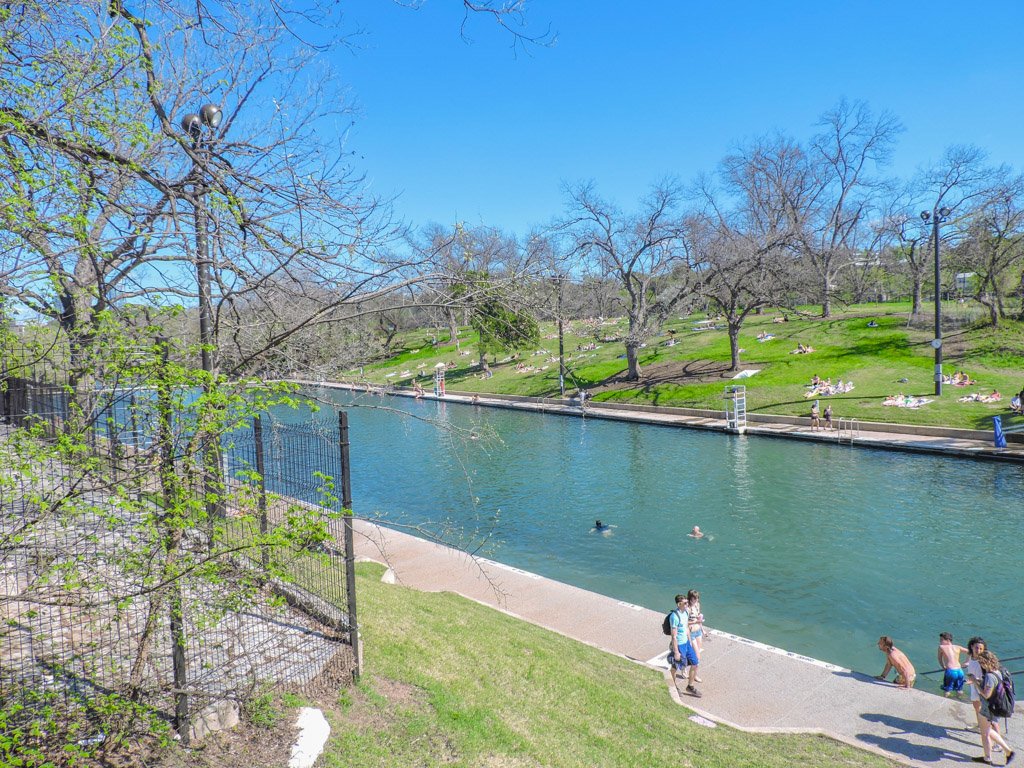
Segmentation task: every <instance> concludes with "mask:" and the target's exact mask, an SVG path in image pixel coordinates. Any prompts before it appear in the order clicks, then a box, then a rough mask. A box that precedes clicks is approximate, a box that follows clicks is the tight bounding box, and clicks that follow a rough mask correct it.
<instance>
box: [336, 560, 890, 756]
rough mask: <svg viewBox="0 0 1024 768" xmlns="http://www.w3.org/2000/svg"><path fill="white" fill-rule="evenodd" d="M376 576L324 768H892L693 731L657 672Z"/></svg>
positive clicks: (841, 748)
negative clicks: (358, 660)
mask: <svg viewBox="0 0 1024 768" xmlns="http://www.w3.org/2000/svg"><path fill="white" fill-rule="evenodd" d="M381 573H382V568H381V567H380V566H377V565H372V564H360V566H359V567H358V577H357V582H358V590H359V601H360V613H361V615H360V621H361V625H362V633H363V639H364V648H365V672H364V676H363V681H362V682H361V683H360V684H359V685H358V686H357V687H356V688H354V689H352V690H351V691H345V692H343V693H342V697H341V700H340V708H339V710H338V711H337V712H334V713H332V715H331V720H332V723H331V726H332V735H331V740H330V742H329V744H328V748H327V751H326V753H325V755H324V757H323V758H322V760H321V764H322V765H324V766H329V767H330V768H341V767H342V766H347V767H350V768H361V767H363V766H393V767H395V768H402V767H403V766H409V767H410V768H411V767H412V766H433V765H451V766H493V767H495V768H497V767H499V766H508V767H513V766H515V767H519V766H523V767H526V766H587V768H592V767H593V766H644V767H645V768H647V767H652V768H653V767H656V766H666V767H668V766H671V767H672V768H680V767H681V766H703V767H706V768H717V767H718V766H721V767H722V768H726V766H728V768H742V767H743V766H751V767H754V766H757V767H758V768H761V767H762V766H780V767H781V766H821V765H834V766H887V765H894V764H893V763H891V762H888V761H886V760H883V759H881V758H879V757H876V756H874V755H872V754H869V753H867V752H862V751H860V750H857V749H854V748H851V747H848V746H846V745H843V744H840V743H838V742H834V741H832V740H830V739H826V738H822V737H817V736H794V735H780V736H767V735H760V734H758V735H752V734H744V733H741V732H738V731H734V730H731V729H729V728H724V727H719V728H715V729H708V728H705V727H702V726H699V725H696V724H695V723H692V722H691V721H689V720H688V719H687V718H688V716H689V714H690V712H689V710H686V709H684V708H683V707H681V706H679V705H677V704H675V703H674V702H673V701H672V700H671V698H670V696H669V693H668V690H667V689H666V684H665V681H664V679H663V677H662V675H661V674H660V673H658V672H655V671H653V670H650V669H647V668H645V667H641V666H639V665H637V664H634V663H632V662H629V661H626V660H625V659H621V658H618V657H616V656H613V655H611V654H607V653H604V652H602V651H599V650H597V649H595V648H591V647H589V646H586V645H583V644H581V643H577V642H575V641H573V640H570V639H568V638H565V637H562V636H561V635H557V634H555V633H553V632H549V631H547V630H544V629H541V628H539V627H536V626H533V625H531V624H527V623H524V622H522V621H520V620H518V619H515V618H512V617H510V616H506V615H505V614H502V613H500V612H498V611H495V610H493V609H491V608H487V607H485V606H481V605H479V604H477V603H474V602H472V601H469V600H466V599H464V598H462V597H459V596H457V595H453V594H450V593H431V594H428V593H422V592H417V591H413V590H410V589H407V588H405V587H401V586H395V585H386V584H382V583H381V582H380V576H381ZM708 695H713V692H708Z"/></svg>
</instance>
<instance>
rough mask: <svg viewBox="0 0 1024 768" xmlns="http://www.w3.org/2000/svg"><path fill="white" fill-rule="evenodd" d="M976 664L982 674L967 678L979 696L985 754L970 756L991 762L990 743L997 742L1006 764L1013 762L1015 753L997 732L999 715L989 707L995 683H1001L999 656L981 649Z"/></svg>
mask: <svg viewBox="0 0 1024 768" xmlns="http://www.w3.org/2000/svg"><path fill="white" fill-rule="evenodd" d="M978 664H980V665H981V671H982V672H983V673H984V676H983V677H982V678H981V679H980V680H979V679H978V678H977V677H975V676H974V675H970V676H969V677H968V678H967V682H969V683H970V684H971V687H973V688H977V689H978V695H979V696H980V697H981V718H982V719H981V748H982V749H983V750H984V752H985V754H984V755H983V756H981V757H972V758H971V760H973V761H974V762H975V763H991V762H992V744H993V743H994V744H998V745H999V746H1000V747H1001V748H1002V750H1003V754H1004V755H1005V756H1006V765H1009V764H1010V763H1012V762H1013V758H1015V757H1016V756H1017V755H1016V753H1015V752H1014V751H1013V749H1012V748H1011V747H1010V745H1009V744H1008V743H1007V742H1006V739H1004V738H1003V735H1002V734H1001V733H1000V732H999V718H1000V717H1001V715H997V714H994V713H993V712H992V711H991V710H990V709H989V699H991V698H992V695H993V694H994V693H995V689H996V686H997V685H1000V684H1001V683H1002V673H1001V672H1000V671H999V670H1000V667H1001V666H1002V665H1001V664H1000V663H999V658H998V657H997V656H996V655H995V654H994V653H992V651H982V652H981V653H979V654H978Z"/></svg>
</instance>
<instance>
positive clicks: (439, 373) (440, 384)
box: [434, 363, 446, 397]
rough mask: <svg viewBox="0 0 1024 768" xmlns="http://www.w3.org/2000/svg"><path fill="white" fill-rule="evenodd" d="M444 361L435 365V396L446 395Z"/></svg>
mask: <svg viewBox="0 0 1024 768" xmlns="http://www.w3.org/2000/svg"><path fill="white" fill-rule="evenodd" d="M445 370H446V366H445V364H444V363H438V364H437V365H436V366H435V367H434V397H444V372H445Z"/></svg>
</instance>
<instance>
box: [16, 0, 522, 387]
mask: <svg viewBox="0 0 1024 768" xmlns="http://www.w3.org/2000/svg"><path fill="white" fill-rule="evenodd" d="M464 8H465V10H466V13H467V19H468V18H469V16H470V15H477V14H486V15H490V16H493V17H494V18H496V19H497V20H498V21H499V23H500V24H501V25H502V26H504V27H505V28H506V29H508V30H509V31H511V32H512V33H513V35H514V39H515V40H516V41H517V42H524V41H530V40H534V39H537V38H536V37H534V36H531V35H529V34H527V32H526V30H525V27H523V26H522V22H523V21H524V17H523V16H522V4H521V3H518V2H500V3H499V2H495V3H491V2H483V3H470V2H465V3H464ZM339 21H340V16H339V14H338V7H337V5H336V4H334V3H329V2H322V1H321V0H279V1H278V2H273V3H267V4H256V5H253V4H251V3H249V2H244V1H243V0H216V1H215V2H210V3H195V2H192V0H152V2H145V3H143V2H142V1H141V0H140V1H139V3H138V4H136V3H134V2H132V0H86V2H83V3H77V4H72V3H65V2H62V1H59V0H28V2H25V3H18V4H7V5H4V6H3V8H2V9H0V90H2V91H3V92H4V93H5V101H4V104H3V106H2V107H0V171H2V172H0V194H2V197H3V198H4V200H5V203H6V204H5V206H4V207H3V211H2V213H0V217H2V223H3V224H4V225H5V226H3V227H0V256H2V258H3V264H2V268H0V274H2V275H3V276H4V278H5V279H4V280H3V281H2V283H0V291H3V293H4V294H5V295H7V296H10V297H12V298H15V299H17V300H19V301H22V302H23V303H24V304H26V305H27V306H29V307H30V308H31V309H33V310H34V311H36V312H38V313H40V314H43V315H45V316H47V317H50V318H52V319H54V320H57V321H58V322H60V324H61V327H62V328H63V329H64V331H65V332H66V334H67V338H68V340H69V344H70V345H71V347H72V349H73V351H74V355H73V357H74V358H75V360H78V358H80V357H83V356H85V355H86V352H87V350H88V348H89V345H90V343H91V339H92V337H93V334H94V333H95V328H96V326H97V324H98V318H100V317H102V316H103V314H104V313H107V312H109V313H114V314H115V315H116V314H117V313H119V312H120V311H121V310H122V308H123V307H125V306H126V305H128V304H129V303H131V302H135V301H146V302H151V303H162V304H168V305H176V304H177V305H184V306H189V305H194V304H195V303H196V302H197V301H200V302H201V301H202V299H204V298H205V299H208V303H209V305H211V306H212V308H213V310H212V314H213V317H212V324H213V328H212V335H213V338H215V339H217V338H219V339H224V338H228V337H234V336H235V335H238V334H240V332H241V331H243V330H244V331H245V334H244V335H246V337H247V342H248V343H247V345H246V347H245V350H244V353H243V352H240V353H238V354H235V355H233V356H232V357H231V360H230V363H231V364H230V367H229V368H228V369H226V370H225V371H224V372H225V373H227V374H242V373H245V372H247V371H252V370H255V369H256V368H258V367H259V366H260V365H261V364H260V362H259V358H260V356H261V355H263V354H264V353H265V352H267V351H268V350H270V349H272V348H274V347H275V346H276V345H279V344H282V343H285V342H286V341H287V340H288V339H290V338H292V337H293V336H294V335H296V334H298V333H300V331H302V330H303V329H308V328H315V327H317V326H319V325H322V324H323V323H325V322H327V321H328V319H336V317H337V311H338V310H339V308H343V307H348V306H350V305H351V304H352V303H353V302H355V301H365V300H368V299H369V300H374V299H380V298H381V297H383V296H385V295H387V294H388V293H390V292H395V291H401V290H404V289H405V288H406V287H407V286H408V285H409V284H410V282H413V281H417V280H425V279H429V278H430V277H431V275H430V274H429V273H428V274H426V275H425V274H424V273H423V272H422V271H421V270H420V269H419V265H418V264H416V263H415V259H412V258H410V257H409V255H408V254H403V255H401V256H396V255H395V253H394V252H393V251H392V250H390V249H389V248H387V247H386V246H387V244H388V243H389V242H391V241H393V240H395V239H397V237H398V236H399V235H400V234H401V227H400V226H398V225H396V224H395V223H394V222H393V221H392V220H391V218H390V212H389V209H388V206H387V204H386V201H380V200H378V199H375V198H373V197H372V196H370V195H368V194H367V192H366V190H365V187H364V186H363V185H362V183H361V179H360V177H359V175H358V174H357V173H356V172H355V170H354V169H353V167H352V166H351V164H350V162H349V156H350V153H349V152H348V150H347V149H346V147H345V133H346V130H347V128H348V126H349V125H350V124H351V115H350V114H349V113H348V110H347V108H346V99H345V95H344V92H343V90H342V86H341V85H340V80H339V79H338V78H336V77H334V76H332V73H331V72H330V71H329V70H328V69H327V67H326V65H325V59H324V57H323V53H324V52H325V50H326V49H327V48H328V47H331V46H335V45H345V44H346V41H345V36H344V33H343V32H344V31H343V29H342V28H341V27H340V26H339ZM310 40H315V41H316V42H310ZM321 40H330V41H332V42H331V43H330V44H328V45H325V44H321V42H319V41H321ZM203 104H209V105H211V110H212V111H211V112H210V115H209V116H210V117H213V116H214V115H215V114H216V115H217V119H214V120H210V121H208V122H207V125H208V129H204V128H203V127H202V122H200V121H193V125H194V126H195V130H194V132H192V131H184V130H182V129H181V128H180V127H179V123H180V122H181V120H182V118H183V117H185V116H187V115H189V114H190V113H194V112H195V111H197V110H198V109H199V107H200V105H203ZM207 272H208V273H209V274H210V275H211V286H210V287H209V288H208V289H206V288H205V287H203V280H202V279H197V275H198V276H201V275H203V274H205V273H207ZM311 287H314V288H315V289H314V290H310V288H311ZM268 295H269V297H270V298H272V300H273V301H272V302H271V301H270V300H269V299H268V298H267V297H268ZM286 298H287V301H286V300H285V299H286ZM261 303H263V304H264V307H263V309H264V314H268V313H270V312H271V310H273V309H275V308H278V307H280V306H282V304H284V305H286V306H288V308H289V310H290V311H289V312H288V313H286V314H283V315H279V316H278V317H277V318H275V321H274V322H272V323H267V324H265V325H264V326H262V327H261V328H260V329H259V330H260V331H261V332H260V333H254V332H252V330H253V329H251V328H243V325H244V324H245V322H246V319H245V312H243V310H246V311H249V312H250V313H251V310H252V309H253V308H254V307H256V306H258V305H260V304H261ZM250 317H251V314H250ZM207 351H209V350H207ZM237 351H238V350H236V352H237ZM82 367H84V366H82ZM214 367H216V361H214ZM87 390H88V387H84V388H83V391H87Z"/></svg>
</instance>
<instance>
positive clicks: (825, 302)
mask: <svg viewBox="0 0 1024 768" xmlns="http://www.w3.org/2000/svg"><path fill="white" fill-rule="evenodd" d="M821 287H822V290H823V292H824V293H823V295H822V297H821V316H822V317H823V318H829V317H832V281H831V280H830V279H829V277H828V275H826V276H825V277H824V279H823V280H822V284H821Z"/></svg>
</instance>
